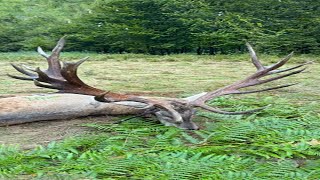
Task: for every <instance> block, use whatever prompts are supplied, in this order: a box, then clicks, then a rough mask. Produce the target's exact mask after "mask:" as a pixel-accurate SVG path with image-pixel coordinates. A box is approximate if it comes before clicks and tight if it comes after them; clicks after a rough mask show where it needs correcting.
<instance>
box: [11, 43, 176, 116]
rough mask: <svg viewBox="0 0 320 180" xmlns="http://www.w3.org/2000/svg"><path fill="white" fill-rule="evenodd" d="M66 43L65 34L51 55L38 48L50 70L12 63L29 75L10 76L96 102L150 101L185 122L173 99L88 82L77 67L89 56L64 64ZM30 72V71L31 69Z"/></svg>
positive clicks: (152, 105)
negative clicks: (61, 53)
mask: <svg viewBox="0 0 320 180" xmlns="http://www.w3.org/2000/svg"><path fill="white" fill-rule="evenodd" d="M64 44H65V40H64V37H62V38H61V39H60V40H59V41H58V43H57V45H56V47H55V48H54V49H53V50H52V54H51V55H47V54H46V53H45V52H44V51H43V50H42V49H41V47H38V53H39V54H40V55H42V56H43V57H45V58H46V59H47V61H48V69H47V70H45V71H42V70H40V68H36V69H32V68H30V67H27V66H23V65H21V66H18V65H15V64H12V66H13V67H14V68H15V69H16V70H17V71H19V72H20V73H22V74H25V75H27V76H28V77H21V76H15V75H10V74H8V76H10V77H12V78H16V79H20V80H32V81H34V83H35V85H36V86H39V87H44V88H50V89H58V90H59V92H62V93H75V94H85V95H92V96H95V99H96V100H97V101H103V102H118V101H136V102H143V103H146V104H149V106H148V107H156V108H160V109H164V110H166V111H168V112H169V113H170V114H171V115H172V117H173V119H174V120H175V121H177V122H181V121H182V117H181V115H180V114H179V113H178V112H177V111H176V110H174V108H173V106H172V105H171V104H170V102H167V101H161V100H159V99H149V98H143V97H139V96H134V95H126V94H118V93H113V92H109V91H105V90H101V89H97V88H94V87H91V86H89V85H87V84H85V83H84V82H83V81H81V80H80V78H79V77H78V76H77V68H78V67H79V66H80V65H81V64H82V63H83V62H84V61H86V60H87V59H88V58H84V59H82V60H80V61H78V62H64V63H63V66H62V67H61V64H60V60H59V55H60V52H61V50H62V49H63V47H64ZM30 71H31V72H30Z"/></svg>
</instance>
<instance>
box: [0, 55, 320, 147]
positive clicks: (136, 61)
mask: <svg viewBox="0 0 320 180" xmlns="http://www.w3.org/2000/svg"><path fill="white" fill-rule="evenodd" d="M119 57H121V58H123V57H122V56H119ZM119 57H117V58H118V59H116V60H114V59H112V60H107V59H106V61H102V60H99V61H95V60H91V61H88V62H86V63H84V64H83V65H82V66H80V69H79V71H80V77H81V78H82V79H84V80H85V81H86V82H90V83H89V84H90V85H92V86H96V87H100V88H103V89H107V90H111V91H118V92H119V91H120V92H123V93H127V92H128V93H133V94H143V95H146V94H147V95H150V96H167V97H168V96H169V97H170V96H171V97H177V96H184V95H190V94H192V93H198V92H201V91H209V90H213V89H215V88H218V87H222V86H224V85H227V84H228V83H232V82H234V81H235V80H237V79H241V78H243V77H245V76H246V75H248V74H249V73H252V72H253V71H254V68H253V66H252V65H251V64H250V63H249V62H230V61H233V59H231V60H230V59H226V61H225V62H223V61H221V60H220V59H219V60H218V61H217V60H216V59H215V57H214V56H213V57H211V58H210V57H209V58H208V56H203V57H201V56H199V57H197V56H195V57H196V58H197V59H183V56H182V57H178V58H176V59H174V58H175V57H170V56H169V57H166V58H165V59H164V61H162V62H161V61H154V60H153V61H150V62H149V61H148V59H141V58H140V57H138V58H137V57H135V56H133V57H131V58H123V59H120V60H119ZM124 57H126V56H124ZM186 57H188V56H186ZM100 58H101V57H100ZM106 58H108V57H107V56H106ZM247 59H248V58H247ZM308 60H309V58H307V60H306V61H308ZM12 61H14V60H12V59H10V60H7V61H0V73H1V74H0V84H1V86H0V95H1V96H2V97H6V96H12V95H27V94H32V93H40V92H41V93H43V92H48V91H49V92H53V91H51V90H46V89H41V88H38V87H36V86H34V85H33V83H32V82H29V81H19V80H14V79H11V78H9V77H7V76H6V74H7V73H9V72H10V73H11V74H17V73H16V72H14V70H13V68H12V67H11V66H10V62H12ZM171 61H173V62H171ZM248 61H249V59H248ZM268 61H269V62H270V61H275V60H274V58H272V60H270V59H269V60H268ZM293 61H295V60H293ZM296 61H297V60H296ZM299 61H302V60H301V59H299ZM17 63H23V64H27V65H29V66H34V67H37V66H40V67H43V68H45V67H46V64H45V63H44V62H42V61H40V60H38V61H33V60H29V59H28V58H25V59H22V60H20V59H17ZM290 65H292V66H293V65H294V64H290ZM319 69H320V66H319V65H318V64H317V63H315V64H312V65H310V67H309V69H308V70H307V71H306V72H305V73H303V74H300V75H297V76H294V77H290V78H288V80H283V81H282V82H288V81H290V82H300V85H297V86H296V87H291V88H289V89H287V90H279V91H276V92H273V95H275V96H281V97H289V96H290V97H291V99H292V101H296V102H297V103H302V104H303V103H306V102H310V101H313V100H316V99H320V90H319V88H317V84H318V83H315V82H319V83H320V78H319V76H315V75H316V74H317V72H319ZM12 87H17V88H12ZM1 96H0V97H1ZM102 119H103V120H102V121H106V119H107V120H108V119H111V117H108V118H105V117H104V118H102ZM97 121H98V122H99V121H101V118H89V119H88V118H84V119H74V120H63V121H62V120H60V121H45V122H36V123H28V124H22V125H17V126H10V127H0V136H1V137H2V138H1V140H0V143H3V144H18V145H20V146H21V147H23V148H31V147H34V146H35V145H37V144H46V143H48V142H50V141H52V140H61V139H63V138H64V137H68V136H72V135H76V134H81V133H85V132H86V130H87V128H84V127H81V124H82V123H87V122H97Z"/></svg>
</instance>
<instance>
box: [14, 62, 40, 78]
mask: <svg viewBox="0 0 320 180" xmlns="http://www.w3.org/2000/svg"><path fill="white" fill-rule="evenodd" d="M11 66H12V67H13V68H14V69H15V70H17V71H18V72H20V73H22V74H24V75H27V76H29V77H32V78H37V75H36V74H34V73H31V72H29V71H26V70H25V69H23V68H22V67H19V66H17V65H15V64H13V63H11Z"/></svg>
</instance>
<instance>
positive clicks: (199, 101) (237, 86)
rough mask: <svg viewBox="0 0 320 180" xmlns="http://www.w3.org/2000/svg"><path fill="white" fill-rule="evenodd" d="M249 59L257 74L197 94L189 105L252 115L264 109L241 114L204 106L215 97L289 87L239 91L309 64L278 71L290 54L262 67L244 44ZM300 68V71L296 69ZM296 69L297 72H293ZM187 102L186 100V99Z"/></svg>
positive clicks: (222, 112)
mask: <svg viewBox="0 0 320 180" xmlns="http://www.w3.org/2000/svg"><path fill="white" fill-rule="evenodd" d="M246 45H247V47H248V50H249V53H250V56H251V59H252V63H253V64H254V66H255V67H256V68H257V72H256V73H254V74H252V75H251V76H249V77H247V78H245V79H244V80H240V81H238V82H235V83H233V84H231V85H228V86H226V87H223V88H220V89H218V90H215V91H212V92H208V93H203V94H199V95H198V96H193V97H192V98H191V97H190V98H189V103H190V104H192V105H193V106H195V107H200V108H203V109H205V110H208V111H211V112H216V113H221V114H247V113H252V112H255V111H259V110H261V109H264V108H265V107H262V108H258V109H253V110H249V111H243V112H227V111H222V110H220V109H216V108H213V107H211V106H208V105H206V104H205V103H206V102H207V101H209V100H211V99H214V98H216V97H219V96H224V95H230V94H249V93H257V92H263V91H270V90H274V89H280V88H285V87H289V86H292V85H295V83H294V84H285V85H281V86H275V87H271V88H265V89H260V90H251V91H240V90H241V89H243V88H246V87H250V86H256V85H260V84H264V83H268V82H271V81H275V80H279V79H282V78H285V77H288V76H291V75H294V74H298V73H301V72H303V71H304V70H305V69H306V68H300V67H303V66H305V65H306V64H309V63H310V62H309V63H304V64H300V65H297V66H294V67H291V68H287V69H282V70H278V68H280V67H282V66H283V65H284V64H286V63H287V62H288V61H289V59H290V58H291V56H292V55H293V52H292V53H290V54H289V55H288V56H287V57H285V58H284V59H282V60H281V61H279V62H278V63H276V64H273V65H271V66H263V65H262V63H261V62H260V61H259V59H258V57H257V55H256V53H255V51H254V50H253V48H252V46H251V45H250V44H249V43H246ZM298 68H300V69H298ZM295 69H298V70H295ZM291 70H295V71H291ZM287 71H291V72H289V73H286V74H282V75H277V76H274V77H270V78H267V79H261V78H263V77H266V76H269V75H272V74H278V73H283V72H287ZM186 99H187V100H188V98H186Z"/></svg>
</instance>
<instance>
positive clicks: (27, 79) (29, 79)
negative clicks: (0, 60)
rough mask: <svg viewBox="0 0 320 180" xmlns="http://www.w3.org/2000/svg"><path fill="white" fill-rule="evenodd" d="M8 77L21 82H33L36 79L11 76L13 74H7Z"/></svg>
mask: <svg viewBox="0 0 320 180" xmlns="http://www.w3.org/2000/svg"><path fill="white" fill-rule="evenodd" d="M7 76H9V77H11V78H14V79H20V80H26V81H33V80H34V78H32V77H22V76H15V75H11V74H7Z"/></svg>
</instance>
